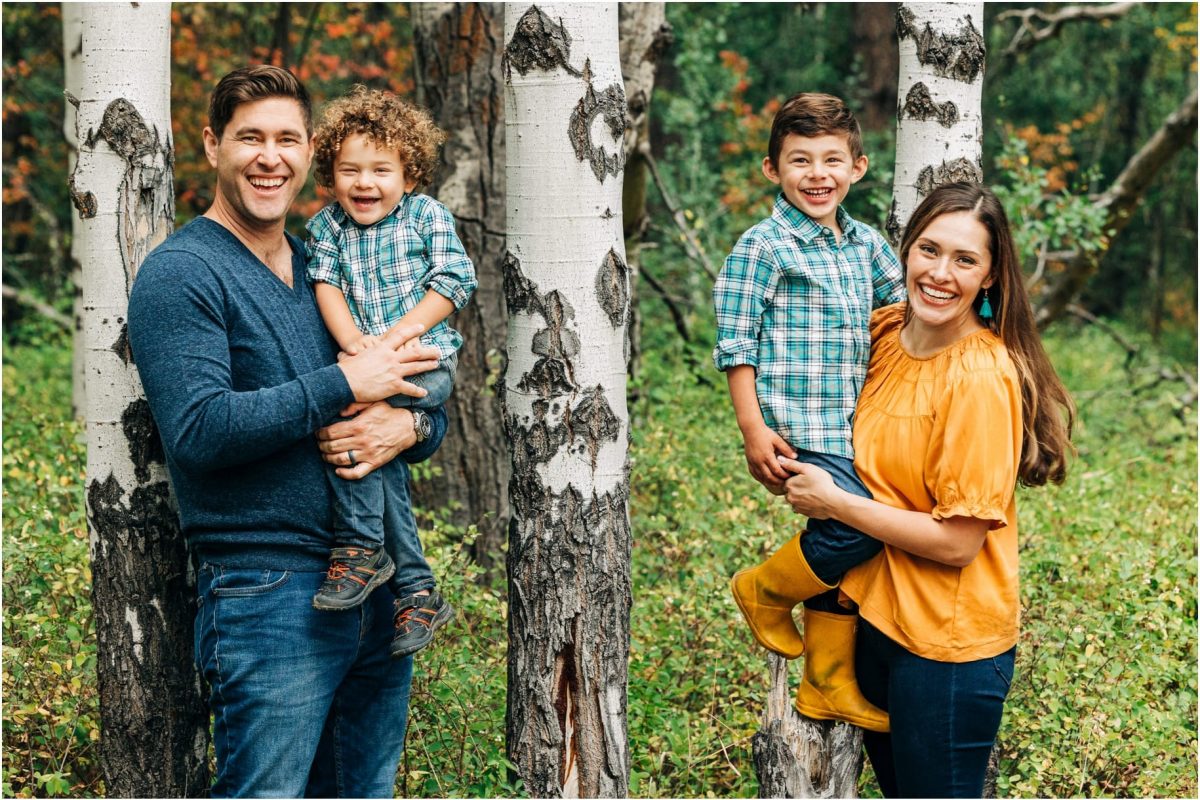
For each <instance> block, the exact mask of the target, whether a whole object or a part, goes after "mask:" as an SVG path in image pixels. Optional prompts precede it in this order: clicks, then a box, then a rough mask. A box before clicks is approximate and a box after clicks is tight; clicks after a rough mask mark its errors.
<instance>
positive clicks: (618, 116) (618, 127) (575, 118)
mask: <svg viewBox="0 0 1200 800" xmlns="http://www.w3.org/2000/svg"><path fill="white" fill-rule="evenodd" d="M583 79H584V82H585V84H586V85H587V88H586V89H585V90H584V93H583V97H581V98H579V102H578V103H577V104H576V105H575V110H574V111H573V112H571V121H570V123H569V124H568V125H567V136H568V137H569V138H570V139H571V146H572V147H573V148H575V158H577V159H579V160H580V161H587V162H588V163H590V164H591V165H592V172H594V173H595V174H596V180H598V181H600V182H601V183H604V178H605V176H607V175H612V176H613V177H614V178H615V177H616V176H617V175H619V174H620V173H621V170H622V169H624V168H625V147H624V137H625V89H624V88H622V86H621V85H620V84H619V83H616V84H613V85H612V86H609V87H608V88H607V89H605V90H604V91H602V92H600V93H599V94H597V93H596V88H595V86H593V85H592V65H591V61H590V60H589V61H587V62H585V63H584V65H583ZM598 116H599V117H601V118H602V119H603V120H604V124H605V125H606V126H607V128H608V132H609V133H610V134H612V138H613V144H612V145H611V147H612V148H613V152H612V153H611V154H610V153H609V152H608V149H607V148H608V145H604V144H596V143H595V142H594V141H592V122H593V121H594V120H595V119H596V117H598Z"/></svg>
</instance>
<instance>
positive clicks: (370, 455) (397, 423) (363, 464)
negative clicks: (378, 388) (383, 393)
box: [317, 403, 417, 480]
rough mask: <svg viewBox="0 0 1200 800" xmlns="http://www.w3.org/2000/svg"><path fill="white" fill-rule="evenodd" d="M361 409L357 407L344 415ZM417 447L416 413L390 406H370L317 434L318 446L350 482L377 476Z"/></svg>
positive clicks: (352, 406)
mask: <svg viewBox="0 0 1200 800" xmlns="http://www.w3.org/2000/svg"><path fill="white" fill-rule="evenodd" d="M358 408H362V404H361V403H355V404H353V405H351V406H349V407H348V408H346V409H344V410H343V411H342V414H343V415H348V414H350V413H354V412H355V410H356V409H358ZM416 443H417V432H416V430H414V427H413V413H412V412H411V411H409V410H408V409H407V408H392V407H391V406H389V405H388V404H387V403H371V404H370V405H367V406H366V407H365V408H362V411H361V412H359V413H358V416H356V417H355V418H354V419H349V420H344V421H342V422H335V423H334V424H332V425H330V426H329V427H327V428H321V429H320V430H319V431H317V446H318V447H319V448H320V450H321V457H322V458H324V459H325V461H326V462H328V463H330V464H333V465H334V466H335V467H338V470H337V475H338V477H340V478H345V479H347V480H358V479H359V478H361V477H363V476H365V475H368V474H370V473H371V472H374V471H375V470H376V469H378V468H379V467H381V466H383V465H384V464H386V463H388V462H389V461H391V460H392V459H393V458H395V457H396V456H398V455H400V454H401V453H403V452H404V451H405V450H407V449H408V448H410V447H412V446H413V445H414V444H416Z"/></svg>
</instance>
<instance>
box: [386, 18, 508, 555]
mask: <svg viewBox="0 0 1200 800" xmlns="http://www.w3.org/2000/svg"><path fill="white" fill-rule="evenodd" d="M410 8H411V12H410V13H411V15H412V25H413V76H414V78H415V80H416V88H417V100H418V102H419V103H421V104H422V105H424V106H426V107H427V108H429V110H430V112H431V113H432V114H433V118H434V119H435V120H436V121H437V124H438V126H439V127H440V128H441V129H442V130H444V131H446V135H447V137H448V138H447V140H446V146H445V148H444V149H443V150H442V168H441V169H440V170H439V171H438V174H437V176H436V177H435V179H434V183H433V185H432V186H430V188H429V194H430V195H432V196H434V197H436V198H437V199H438V200H439V201H441V202H442V203H444V204H445V205H446V207H447V208H449V209H450V211H451V213H453V214H454V222H455V226H456V227H457V229H458V235H459V237H460V238H461V239H462V242H463V246H464V247H465V248H466V250H467V254H468V255H469V256H470V257H471V261H472V262H474V264H475V275H476V277H477V278H478V279H479V286H478V288H477V289H476V290H475V296H474V298H473V299H472V301H471V303H470V304H468V305H467V307H466V308H464V309H462V310H461V311H459V312H457V313H456V314H455V315H454V317H453V319H452V320H451V323H452V324H453V325H454V327H455V328H457V329H458V330H459V332H461V333H462V335H463V346H462V349H461V350H460V351H459V354H458V374H457V377H456V378H455V387H454V394H452V395H451V396H450V400H449V402H448V403H447V404H446V410H447V412H448V413H449V415H450V430H449V431H448V432H447V436H446V439H445V441H444V442H443V443H442V446H441V448H440V449H439V450H438V452H437V453H436V454H435V455H434V457H433V464H435V465H437V466H439V467H441V472H440V474H438V475H436V476H434V477H432V478H430V479H428V480H423V481H419V482H418V483H417V484H415V486H414V487H413V491H414V495H415V502H416V503H417V505H420V506H422V507H426V508H446V507H447V506H449V507H450V508H451V509H452V510H451V517H450V519H451V520H452V521H453V522H454V523H455V524H456V525H460V526H462V527H464V528H465V527H466V526H468V525H476V526H477V527H478V530H479V535H478V537H477V538H476V539H475V541H474V543H473V544H472V546H471V554H472V556H473V557H474V559H475V562H476V563H478V564H480V565H481V566H483V567H485V568H487V569H488V570H489V572H490V571H492V570H493V569H494V568H495V569H499V567H500V564H501V559H502V555H501V554H502V552H503V549H504V547H503V545H504V536H505V532H506V531H507V530H508V514H509V511H508V480H509V463H510V462H509V457H508V448H507V446H506V444H505V441H504V425H503V420H502V415H501V410H500V406H501V401H500V396H499V395H500V388H501V387H500V386H499V384H498V382H497V378H498V377H499V373H500V370H501V366H502V363H503V360H504V348H505V347H506V342H507V339H508V326H507V322H506V320H505V317H504V292H503V277H502V276H503V265H504V255H505V252H506V247H505V234H504V213H505V212H504V99H503V97H502V94H501V93H502V92H503V90H504V77H503V75H502V74H501V71H500V62H501V57H502V55H503V52H504V6H502V5H496V4H489V3H411V4H410Z"/></svg>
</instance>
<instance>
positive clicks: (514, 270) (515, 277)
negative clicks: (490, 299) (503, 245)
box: [503, 252, 542, 317]
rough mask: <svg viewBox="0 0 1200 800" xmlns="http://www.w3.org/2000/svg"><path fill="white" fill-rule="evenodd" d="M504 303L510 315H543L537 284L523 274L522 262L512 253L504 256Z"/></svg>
mask: <svg viewBox="0 0 1200 800" xmlns="http://www.w3.org/2000/svg"><path fill="white" fill-rule="evenodd" d="M503 269H504V302H505V305H507V306H508V315H509V316H510V317H511V316H513V315H514V314H541V313H542V298H541V295H539V294H538V290H537V284H535V283H534V282H533V281H531V280H529V278H526V277H525V273H523V272H521V260H520V259H518V258H517V257H516V256H514V255H513V254H512V253H511V252H510V253H505V255H504V267H503Z"/></svg>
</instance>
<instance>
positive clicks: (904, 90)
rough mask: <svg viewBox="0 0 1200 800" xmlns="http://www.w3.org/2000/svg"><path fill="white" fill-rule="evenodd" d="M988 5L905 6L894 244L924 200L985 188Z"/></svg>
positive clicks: (900, 20)
mask: <svg viewBox="0 0 1200 800" xmlns="http://www.w3.org/2000/svg"><path fill="white" fill-rule="evenodd" d="M982 24H983V3H981V2H976V3H901V5H900V8H899V10H898V11H897V12H896V35H897V37H898V38H899V40H900V84H899V91H898V96H899V98H900V108H899V112H898V115H897V120H896V177H895V182H894V187H893V194H892V210H891V213H889V214H888V220H887V224H886V226H885V228H886V233H887V236H888V238H889V239H890V240H891V242H892V245H893V246H895V245H898V244H899V243H900V237H901V236H902V235H903V233H904V226H905V225H906V224H907V223H908V218H909V216H910V215H911V214H912V212H913V210H914V209H916V207H917V204H918V203H920V202H921V199H922V198H923V197H925V195H927V194H929V193H930V192H931V191H933V189H934V188H935V187H937V186H940V185H941V184H943V183H950V182H952V181H974V182H976V183H980V182H982V181H983V129H982V126H983V115H982V112H981V110H980V109H981V102H982V96H983V62H984V45H983V36H982V35H981V34H980V32H979V28H980V26H981V25H982Z"/></svg>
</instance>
